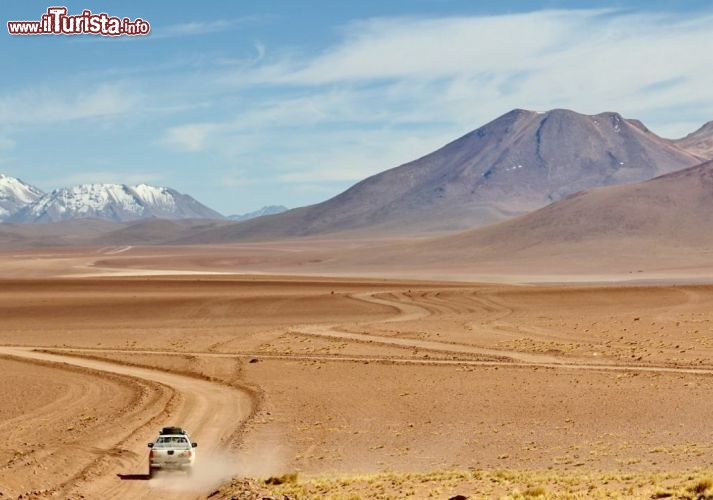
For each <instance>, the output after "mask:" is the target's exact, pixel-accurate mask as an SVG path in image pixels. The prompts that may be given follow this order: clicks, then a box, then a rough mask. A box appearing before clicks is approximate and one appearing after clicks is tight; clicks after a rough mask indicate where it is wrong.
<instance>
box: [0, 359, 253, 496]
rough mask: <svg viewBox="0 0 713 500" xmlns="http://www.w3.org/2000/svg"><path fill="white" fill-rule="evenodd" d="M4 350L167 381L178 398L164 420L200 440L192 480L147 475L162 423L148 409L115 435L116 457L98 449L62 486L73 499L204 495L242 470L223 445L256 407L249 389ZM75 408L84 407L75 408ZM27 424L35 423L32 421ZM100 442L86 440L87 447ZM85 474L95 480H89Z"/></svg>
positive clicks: (139, 369)
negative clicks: (77, 477) (127, 429)
mask: <svg viewBox="0 0 713 500" xmlns="http://www.w3.org/2000/svg"><path fill="white" fill-rule="evenodd" d="M0 354H3V355H9V356H13V357H16V358H22V359H27V360H39V361H44V362H52V363H67V364H69V365H72V366H78V367H82V368H86V369H90V370H94V371H97V372H104V373H111V374H115V375H121V376H127V377H132V378H138V379H142V380H148V381H152V382H156V383H158V384H161V385H163V386H166V387H167V388H169V389H170V390H172V391H174V392H175V393H176V395H177V397H176V398H174V399H173V401H174V404H173V405H172V406H173V407H172V408H171V409H169V410H167V412H168V415H166V418H167V419H169V421H167V422H165V423H166V424H169V423H170V424H177V425H181V426H184V427H186V428H187V429H190V431H191V434H192V437H193V439H194V440H195V441H197V442H198V443H199V447H198V449H197V451H198V456H197V458H198V459H197V462H196V472H195V474H194V476H193V477H192V478H191V479H190V480H188V479H187V478H186V477H185V476H183V475H182V474H181V473H173V474H169V473H167V474H165V475H159V476H158V477H157V478H155V479H153V480H147V479H148V478H147V476H146V470H147V458H146V457H147V454H148V452H147V447H146V443H147V442H148V441H150V440H151V439H152V438H153V437H154V435H155V433H156V431H157V427H158V426H161V425H163V423H158V422H153V421H152V420H155V419H153V418H152V417H154V415H153V414H144V415H143V416H142V417H143V418H141V417H138V418H137V419H136V424H139V426H138V427H137V428H135V429H134V431H133V432H132V433H131V434H130V435H129V436H128V437H126V438H124V439H122V436H119V435H117V436H116V442H115V443H114V446H112V449H114V450H115V451H114V453H113V454H110V455H113V456H114V458H116V460H111V459H110V460H107V454H102V453H97V455H98V457H100V458H97V460H96V462H94V463H92V464H90V465H89V466H88V467H87V468H86V469H85V470H84V471H83V473H82V475H83V477H82V478H81V479H82V480H76V481H72V480H69V481H67V482H66V484H64V485H60V486H59V488H60V492H61V494H62V496H65V497H70V498H74V497H79V496H80V495H83V496H84V497H85V498H105V499H112V498H116V499H124V498H154V499H163V498H165V499H175V498H196V497H204V496H205V494H206V493H209V492H210V491H209V490H210V488H212V487H214V486H217V485H218V484H220V482H221V481H222V480H225V479H227V478H229V477H232V476H233V475H236V474H238V473H239V472H240V471H239V470H237V468H238V465H237V463H238V462H237V460H235V459H234V457H231V456H230V455H229V453H228V452H227V451H226V450H225V444H226V443H227V441H228V440H229V438H230V437H231V435H233V434H234V433H235V432H236V430H237V429H238V428H239V427H240V425H241V423H242V422H243V421H244V420H245V419H246V418H247V417H248V416H249V415H250V413H251V411H252V405H253V402H252V400H251V397H250V395H249V394H248V393H246V392H242V391H240V390H238V389H235V388H232V387H228V386H226V385H221V384H217V383H213V382H209V381H206V380H200V379H197V378H192V377H187V376H183V375H178V374H174V373H168V372H163V371H159V370H152V369H146V368H137V367H131V366H122V365H118V364H114V363H109V362H103V361H97V360H93V359H81V358H76V357H70V356H61V355H56V354H47V353H41V352H35V351H32V350H31V349H28V348H17V347H0ZM68 404H70V405H71V404H72V403H71V402H69V403H68ZM77 411H78V412H79V411H80V409H79V408H77ZM142 420H143V422H142ZM27 424H28V425H31V424H32V422H27ZM121 441H123V442H121ZM97 445H98V443H83V446H85V447H92V446H97ZM100 448H106V444H105V443H102V446H100ZM116 450H118V452H117V451H116ZM97 451H98V452H101V451H102V450H101V449H100V450H97ZM105 451H106V450H105ZM87 478H91V480H90V481H87V480H86V479H87Z"/></svg>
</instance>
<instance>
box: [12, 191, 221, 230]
mask: <svg viewBox="0 0 713 500" xmlns="http://www.w3.org/2000/svg"><path fill="white" fill-rule="evenodd" d="M151 217H156V218H165V219H203V218H211V219H213V218H214V219H222V218H223V216H222V215H221V214H219V213H218V212H216V211H214V210H212V209H210V208H208V207H207V206H205V205H203V204H201V203H200V202H198V201H196V200H195V199H194V198H192V197H191V196H189V195H186V194H182V193H179V192H178V191H176V190H174V189H171V188H166V187H156V186H150V185H148V184H138V185H135V186H128V185H126V184H80V185H77V186H72V187H66V188H60V189H55V190H53V191H52V192H50V193H46V194H44V195H43V196H42V197H40V198H38V199H37V200H35V201H34V202H33V203H31V204H28V205H27V206H25V207H24V208H22V209H21V210H19V211H17V212H16V213H15V214H13V215H12V216H11V217H9V218H8V219H7V221H8V222H20V223H45V222H58V221H63V220H71V219H77V218H96V219H103V220H111V221H117V222H126V221H132V220H139V219H146V218H151Z"/></svg>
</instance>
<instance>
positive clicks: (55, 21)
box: [7, 7, 151, 36]
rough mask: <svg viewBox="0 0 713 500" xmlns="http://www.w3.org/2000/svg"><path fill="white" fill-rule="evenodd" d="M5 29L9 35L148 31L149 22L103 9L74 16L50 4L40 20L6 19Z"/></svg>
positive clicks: (139, 32)
mask: <svg viewBox="0 0 713 500" xmlns="http://www.w3.org/2000/svg"><path fill="white" fill-rule="evenodd" d="M7 31H8V33H10V34H11V35H84V34H86V35H102V36H121V35H129V36H136V35H148V34H149V33H150V32H151V25H150V24H149V23H148V21H144V20H143V19H141V18H140V17H137V18H136V19H135V20H134V21H131V20H130V19H129V18H128V17H125V18H123V19H120V18H118V17H109V16H108V15H107V14H106V13H104V12H102V13H101V14H92V11H90V10H84V11H82V13H81V14H78V15H76V16H68V15H67V7H50V8H49V9H47V13H46V14H42V18H41V20H40V21H8V22H7Z"/></svg>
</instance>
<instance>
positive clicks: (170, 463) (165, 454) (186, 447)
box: [149, 427, 198, 478]
mask: <svg viewBox="0 0 713 500" xmlns="http://www.w3.org/2000/svg"><path fill="white" fill-rule="evenodd" d="M196 446H198V443H193V442H191V438H190V437H189V436H188V433H187V432H186V431H185V430H183V429H181V428H180V427H164V428H163V429H161V432H160V433H159V435H158V438H156V441H154V442H153V443H149V448H151V451H149V478H151V477H153V475H154V474H155V473H156V472H157V471H158V470H166V469H180V470H186V471H187V472H188V473H189V474H190V473H191V471H192V468H193V464H194V463H195V461H196V450H195V448H196Z"/></svg>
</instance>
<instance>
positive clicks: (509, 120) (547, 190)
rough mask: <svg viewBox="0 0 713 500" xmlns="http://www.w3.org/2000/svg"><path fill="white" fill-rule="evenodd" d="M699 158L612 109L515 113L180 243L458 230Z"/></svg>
mask: <svg viewBox="0 0 713 500" xmlns="http://www.w3.org/2000/svg"><path fill="white" fill-rule="evenodd" d="M700 162H701V159H700V158H699V157H698V156H696V155H694V154H692V153H689V152H687V151H684V150H682V149H680V148H678V147H676V146H675V145H674V144H672V143H671V141H669V140H668V139H664V138H661V137H659V136H657V135H656V134H654V133H653V132H651V131H650V130H649V129H648V128H646V126H645V125H643V123H641V122H640V121H638V120H627V119H624V118H623V117H622V116H621V115H620V114H618V113H613V112H605V113H600V114H597V115H582V114H579V113H576V112H574V111H570V110H565V109H555V110H551V111H547V112H535V111H528V110H523V109H515V110H512V111H510V112H508V113H506V114H504V115H502V116H500V117H498V118H496V119H495V120H493V121H491V122H489V123H487V124H485V125H483V126H482V127H479V128H477V129H475V130H473V131H471V132H469V133H467V134H465V135H464V136H462V137H460V138H458V139H456V140H454V141H452V142H450V143H448V144H446V145H444V146H443V147H441V148H439V149H438V150H436V151H434V152H432V153H430V154H428V155H425V156H423V157H421V158H418V159H416V160H414V161H411V162H408V163H405V164H403V165H400V166H398V167H395V168H392V169H388V170H386V171H383V172H381V173H378V174H376V175H373V176H370V177H368V178H366V179H364V180H362V181H360V182H358V183H356V184H355V185H353V186H352V187H350V188H349V189H347V190H346V191H344V192H342V193H340V194H338V195H336V196H334V197H333V198H331V199H329V200H326V201H324V202H321V203H318V204H315V205H311V206H307V207H301V208H296V209H293V210H290V211H287V212H285V213H283V214H278V215H273V216H268V217H263V218H260V219H259V220H254V221H245V222H239V223H236V224H235V225H233V226H228V227H223V228H220V229H216V230H209V231H207V232H206V233H204V234H199V235H196V236H195V237H194V238H189V239H184V240H181V242H185V243H191V242H198V241H205V242H214V243H220V242H231V241H251V240H260V239H271V238H286V237H299V236H313V235H323V234H333V233H338V232H344V231H357V232H358V231H367V232H372V233H373V232H377V233H381V234H407V233H411V234H413V233H421V234H428V233H438V232H451V231H458V230H465V229H469V228H472V227H478V226H483V225H486V224H489V223H494V222H499V221H501V220H505V219H507V218H511V217H515V216H518V215H521V214H524V213H527V212H529V211H532V210H536V209H538V208H541V207H543V206H546V205H547V204H549V203H552V202H554V201H557V200H560V199H562V198H564V197H566V196H568V195H570V194H572V193H574V192H577V191H580V190H583V189H590V188H593V187H599V186H606V185H611V184H620V183H633V182H639V181H642V180H646V179H650V178H653V177H655V176H657V175H661V174H665V173H668V172H672V171H675V170H679V169H682V168H686V167H690V166H693V165H695V164H698V163H700Z"/></svg>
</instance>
